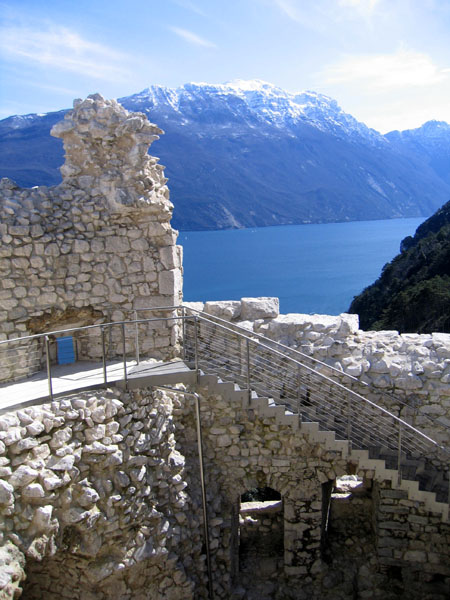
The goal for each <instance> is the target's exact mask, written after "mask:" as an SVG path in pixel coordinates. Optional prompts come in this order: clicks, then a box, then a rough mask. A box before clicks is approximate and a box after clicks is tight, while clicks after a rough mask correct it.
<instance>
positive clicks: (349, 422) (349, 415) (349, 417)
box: [347, 394, 352, 454]
mask: <svg viewBox="0 0 450 600" xmlns="http://www.w3.org/2000/svg"><path fill="white" fill-rule="evenodd" d="M347 440H348V453H349V454H350V453H351V451H352V399H351V396H350V394H348V396H347Z"/></svg>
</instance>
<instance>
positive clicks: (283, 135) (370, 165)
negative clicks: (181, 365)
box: [0, 80, 450, 230]
mask: <svg viewBox="0 0 450 600" xmlns="http://www.w3.org/2000/svg"><path fill="white" fill-rule="evenodd" d="M119 101H120V102H121V104H122V105H123V106H124V107H125V108H127V109H128V110H132V111H139V112H143V113H145V114H146V115H147V116H148V117H149V119H150V120H151V121H153V122H154V123H156V124H157V125H158V126H160V127H161V128H162V129H164V131H165V135H164V136H162V137H161V139H160V140H159V141H158V142H156V143H155V146H154V151H155V152H156V153H157V154H158V156H160V159H161V162H162V163H163V164H164V165H167V167H166V175H167V177H168V178H169V186H170V190H171V199H172V201H173V203H174V205H175V210H174V218H173V224H174V226H175V227H177V228H179V229H184V230H189V229H191V230H192V229H223V228H232V227H254V226H267V225H281V224H295V223H320V222H333V221H346V220H371V219H385V218H396V217H413V216H427V215H429V214H431V213H432V212H434V211H435V210H436V209H437V208H438V207H439V206H441V205H442V204H443V203H444V202H445V201H446V200H448V198H449V197H450V176H449V178H448V180H447V177H446V175H445V164H446V160H447V159H446V154H445V152H444V157H443V158H442V161H441V163H442V164H441V163H440V162H439V158H438V155H439V148H438V147H436V144H434V146H433V155H432V157H430V152H431V150H430V149H428V150H426V151H425V150H424V151H418V150H417V148H416V149H414V148H412V147H411V146H412V144H411V141H410V139H411V136H409V137H408V136H407V135H405V136H402V135H401V134H400V135H396V133H398V132H393V134H392V135H390V134H388V135H386V136H383V135H381V134H379V133H378V132H376V131H375V130H373V129H369V128H368V127H366V126H365V125H364V124H363V123H360V122H358V121H357V120H356V119H354V118H353V117H352V116H351V115H349V114H347V113H345V112H344V111H343V110H342V109H341V108H340V107H339V105H338V104H337V102H336V101H335V100H333V99H332V98H329V97H327V96H324V95H321V94H317V93H315V92H303V93H300V94H291V93H289V92H286V91H284V90H282V89H280V88H277V87H275V86H273V85H271V84H268V83H265V82H262V81H259V80H253V81H239V80H238V81H234V82H230V83H227V84H221V85H212V84H206V83H189V84H185V85H184V86H181V87H179V88H177V89H171V88H165V87H163V86H151V87H150V88H148V89H146V90H143V91H142V92H140V93H138V94H134V95H131V96H128V97H125V98H121V99H120V100H119ZM63 114H64V111H60V112H58V113H48V114H46V115H25V116H14V117H9V118H8V119H4V120H3V121H0V150H1V158H0V175H1V176H8V177H11V178H12V179H14V180H15V181H17V183H19V185H22V186H32V185H37V184H39V185H42V184H44V185H53V184H55V183H58V182H59V181H60V176H59V174H58V171H57V167H58V165H59V164H61V163H62V148H61V146H60V145H58V140H54V139H52V138H51V137H50V135H49V130H50V128H51V126H52V125H53V124H54V123H55V122H56V121H58V120H60V119H61V118H62V116H63ZM424 127H425V126H424ZM448 127H450V126H448ZM403 133H405V132H403ZM441 137H442V138H443V141H442V143H441V145H443V146H444V148H446V147H447V146H446V144H448V145H449V146H450V133H449V132H448V131H447V130H446V129H445V128H441ZM416 145H417V144H416ZM427 148H428V147H427ZM449 164H450V163H449ZM437 167H439V168H437ZM448 170H449V171H450V169H448Z"/></svg>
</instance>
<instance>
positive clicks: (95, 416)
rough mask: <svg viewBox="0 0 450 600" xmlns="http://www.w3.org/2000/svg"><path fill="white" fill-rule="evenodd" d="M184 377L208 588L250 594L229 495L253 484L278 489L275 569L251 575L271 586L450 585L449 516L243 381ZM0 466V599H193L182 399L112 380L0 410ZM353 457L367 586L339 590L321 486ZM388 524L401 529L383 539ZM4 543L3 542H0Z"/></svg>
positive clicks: (194, 559) (195, 544) (194, 535)
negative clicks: (4, 557) (191, 382)
mask: <svg viewBox="0 0 450 600" xmlns="http://www.w3.org/2000/svg"><path fill="white" fill-rule="evenodd" d="M194 390H196V391H197V392H199V393H200V396H201V411H200V412H201V422H202V431H203V448H204V459H205V460H204V462H205V477H206V492H207V493H206V495H207V505H208V508H207V510H208V516H209V525H210V547H211V555H212V556H211V558H212V567H213V584H214V594H215V597H216V598H222V599H223V600H229V599H230V598H233V599H238V598H243V597H246V598H252V595H251V593H252V589H250V587H249V584H251V582H252V580H251V578H247V579H246V578H245V577H242V576H241V573H240V571H239V561H238V559H237V556H238V545H239V543H238V538H237V535H238V527H239V497H240V495H241V494H242V493H243V492H245V491H247V490H248V489H252V488H255V487H271V488H272V489H273V490H276V491H278V492H280V494H281V496H282V503H283V557H282V561H281V565H280V564H279V562H278V557H277V561H276V562H275V564H276V565H277V570H276V571H275V572H273V573H272V572H270V573H268V574H269V575H270V577H269V579H267V580H264V578H262V579H261V580H259V581H258V582H256V583H257V584H266V583H267V581H268V580H271V581H272V583H273V584H274V583H276V585H275V586H274V589H273V594H272V597H273V598H280V599H281V598H283V599H291V598H292V599H294V598H295V599H296V600H302V599H303V598H305V599H306V598H321V599H322V598H330V600H331V599H333V600H341V599H342V600H344V599H348V598H349V597H358V598H364V597H370V598H374V599H379V600H381V599H383V600H384V599H385V598H386V597H389V598H391V597H392V598H394V597H396V596H394V595H393V596H386V595H385V591H386V589H388V579H387V577H388V575H387V572H386V569H388V568H390V567H391V566H395V567H396V568H398V569H400V571H401V573H404V574H405V581H403V583H402V586H403V588H402V590H403V591H405V593H406V592H407V593H408V598H411V599H413V600H419V599H420V600H423V598H424V597H426V596H424V595H423V594H422V592H423V591H424V590H430V589H432V590H435V589H436V587H435V586H440V585H442V584H445V583H447V584H448V581H449V577H450V572H449V569H448V560H449V556H448V552H449V548H450V543H449V542H450V537H449V536H450V530H449V527H450V526H449V524H448V523H443V522H441V516H439V515H434V514H433V513H429V512H427V511H426V510H425V509H424V507H423V505H422V504H421V503H420V502H417V501H414V502H412V501H410V500H408V498H405V494H404V493H403V492H398V491H397V490H395V489H392V490H391V488H390V484H389V483H387V482H380V483H374V485H373V486H372V485H371V482H372V479H373V477H374V473H373V471H371V470H370V469H361V468H359V466H358V464H356V463H354V462H353V461H352V460H351V459H350V461H349V459H347V458H344V457H342V455H341V454H340V453H339V452H337V451H335V450H330V449H326V448H325V447H323V446H322V445H321V444H320V443H318V442H313V441H311V440H310V439H309V437H308V436H307V435H305V434H304V433H303V434H302V432H301V430H300V431H299V430H298V429H296V428H295V427H292V425H289V424H286V423H283V422H280V421H279V420H278V419H277V418H276V417H275V416H273V415H272V416H264V414H262V413H261V414H259V412H258V410H255V409H249V408H245V406H244V405H243V402H242V394H241V395H239V394H236V395H235V396H232V397H230V396H229V394H228V393H225V392H224V393H220V392H218V391H211V390H210V389H209V387H208V385H207V384H201V386H200V387H196V386H195V387H194V386H193V387H192V391H194ZM0 465H1V466H0V469H1V471H0V475H1V478H0V512H1V514H2V518H1V519H0V527H1V532H0V534H1V535H0V538H1V544H2V545H3V546H4V549H5V552H8V555H9V556H11V557H12V559H10V560H9V563H8V569H6V570H5V571H4V572H3V574H4V577H3V578H0V586H1V585H3V584H5V585H4V590H5V594H4V596H3V597H4V598H5V600H6V599H8V600H11V599H12V598H13V597H14V596H13V594H14V589H19V590H20V587H23V588H24V597H25V598H29V599H35V598H36V599H38V598H46V599H52V598H55V599H56V598H60V597H64V598H68V599H69V600H70V599H71V598H72V599H73V600H75V599H77V600H78V599H80V598H83V600H84V599H87V600H119V599H120V600H124V599H127V598H129V599H130V600H131V598H133V599H135V598H142V599H143V598H152V600H163V599H164V600H166V599H168V600H179V599H181V598H183V600H184V599H186V600H189V598H192V599H193V598H195V599H197V598H198V599H202V598H204V599H205V600H206V598H207V586H206V583H207V577H206V565H205V547H204V539H203V530H202V510H201V506H202V502H201V486H200V474H199V459H198V449H197V428H196V419H195V411H194V406H193V401H192V399H190V398H189V397H185V396H183V395H182V394H178V393H172V392H151V391H149V390H136V391H134V392H129V393H128V392H121V391H118V390H115V389H111V390H109V391H105V392H103V391H97V392H84V393H77V394H74V395H72V396H69V397H67V398H64V399H62V400H59V401H54V402H52V403H49V404H44V405H42V406H35V407H28V408H23V409H20V410H16V411H10V412H8V413H6V414H4V415H3V416H2V417H0ZM350 470H356V473H357V474H358V475H359V476H361V477H362V478H363V479H364V480H365V482H366V487H367V488H368V489H372V487H373V489H374V490H375V493H374V494H373V496H372V504H371V508H370V514H371V515H373V516H372V517H371V521H372V523H373V527H372V530H373V540H372V546H371V552H370V553H369V554H368V555H367V560H364V558H365V557H364V556H362V557H361V559H360V560H359V570H358V572H360V573H361V574H363V573H364V572H365V571H364V569H365V570H366V571H367V572H370V574H371V576H370V577H365V578H364V577H363V576H362V575H361V581H362V580H364V582H365V583H364V585H363V584H362V583H361V584H358V585H359V587H358V588H355V589H356V592H355V590H354V589H353V590H352V592H351V594H350V592H349V588H348V584H349V581H353V579H352V576H351V569H350V568H349V576H345V577H342V578H341V581H339V579H337V578H336V573H339V572H340V571H341V570H342V566H343V565H345V564H349V562H350V561H349V560H347V563H346V562H345V560H341V559H343V557H344V556H345V554H346V553H347V552H348V548H349V546H348V544H344V545H343V546H342V548H341V550H340V552H339V556H338V557H337V559H338V560H337V561H336V562H335V560H334V557H333V558H332V560H331V562H328V563H327V562H326V561H325V560H324V553H323V543H322V542H323V532H324V519H323V510H324V491H323V485H324V484H325V485H328V483H329V482H332V481H333V480H334V479H335V478H336V477H337V476H340V475H343V474H345V473H348V472H349V471H350ZM364 532H366V528H364ZM398 532H400V534H401V535H400V537H401V541H400V542H398V543H397V542H395V543H391V542H390V539H391V538H393V539H397V538H398ZM355 535H356V534H355V532H354V531H353V532H352V533H351V536H353V537H354V536H355ZM351 536H350V535H349V537H351ZM12 546H13V547H14V548H13V549H14V552H15V553H16V554H11V552H9V551H8V548H9V550H11V548H12ZM269 558H270V557H269ZM0 560H1V554H0ZM392 560H395V564H393V563H392V562H390V561H392ZM421 561H424V562H426V563H427V567H426V569H425V568H423V569H422V568H420V564H421ZM23 570H24V571H25V573H26V576H27V579H26V580H25V582H24V581H23ZM425 572H426V573H427V577H428V581H425V579H424V575H423V573H425ZM8 577H9V579H8ZM271 578H272V579H271ZM433 578H434V580H433ZM436 578H438V580H436ZM439 578H442V581H440V580H439ZM13 579H14V580H13ZM417 581H419V583H420V584H421V586H422V587H417V589H418V590H419V589H420V594H419V593H418V592H417V591H416V583H417ZM367 582H369V583H367ZM8 586H9V587H8ZM245 586H247V587H245ZM430 586H431V588H430ZM263 587H264V586H263ZM0 589H1V588H0ZM8 589H9V590H10V593H9V592H8V593H9V595H8V593H7V590H8ZM253 591H254V590H253ZM354 592H355V593H356V595H354ZM362 592H364V594H366V595H364V594H362ZM368 593H370V594H371V595H370V596H369V595H367V594H368ZM402 593H403V592H402ZM427 593H428V592H427ZM433 593H434V592H433ZM246 594H247V595H246ZM277 594H278V595H277ZM421 594H422V595H421ZM256 597H258V596H256ZM259 597H263V596H259ZM269 597H270V596H269ZM397 597H398V596H397ZM400 597H401V596H400ZM430 597H433V598H434V599H435V600H436V599H438V598H439V600H440V598H441V597H440V596H439V595H436V596H430ZM443 598H444V597H443Z"/></svg>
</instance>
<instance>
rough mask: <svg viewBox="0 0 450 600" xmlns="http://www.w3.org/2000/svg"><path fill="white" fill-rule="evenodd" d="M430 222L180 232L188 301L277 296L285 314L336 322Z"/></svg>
mask: <svg viewBox="0 0 450 600" xmlns="http://www.w3.org/2000/svg"><path fill="white" fill-rule="evenodd" d="M424 220H425V218H413V219H389V220H383V221H356V222H351V223H327V224H319V225H285V226H279V227H263V228H257V229H232V230H226V231H181V232H180V235H179V238H178V243H179V244H181V245H182V246H183V248H184V259H183V260H184V300H185V301H195V300H202V301H206V300H240V299H241V298H242V297H256V296H277V297H279V298H280V312H282V313H289V312H296V313H306V314H308V313H322V314H329V315H337V314H339V313H341V312H345V311H346V310H348V308H349V306H350V303H351V301H352V299H353V297H354V296H355V295H357V294H359V293H360V292H361V291H362V290H363V289H364V288H365V287H367V286H368V285H370V284H371V283H373V282H374V281H375V280H376V279H377V278H378V277H379V275H380V273H381V269H382V268H383V266H384V265H385V264H386V263H387V262H389V261H390V260H391V259H392V258H393V257H394V256H395V255H397V254H398V253H399V248H400V242H401V240H402V239H403V238H404V237H406V236H407V235H413V234H414V232H415V231H416V228H417V227H418V226H419V225H420V224H421V223H422V222H423V221H424Z"/></svg>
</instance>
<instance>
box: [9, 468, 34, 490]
mask: <svg viewBox="0 0 450 600" xmlns="http://www.w3.org/2000/svg"><path fill="white" fill-rule="evenodd" d="M38 475H39V472H38V471H36V469H32V468H31V467H29V466H28V465H20V467H18V468H17V469H16V470H15V471H13V474H12V475H11V477H10V478H9V483H10V484H11V485H12V486H14V487H15V488H17V487H23V486H25V485H27V484H29V483H31V482H32V481H34V480H35V479H36V478H37V477H38Z"/></svg>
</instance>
